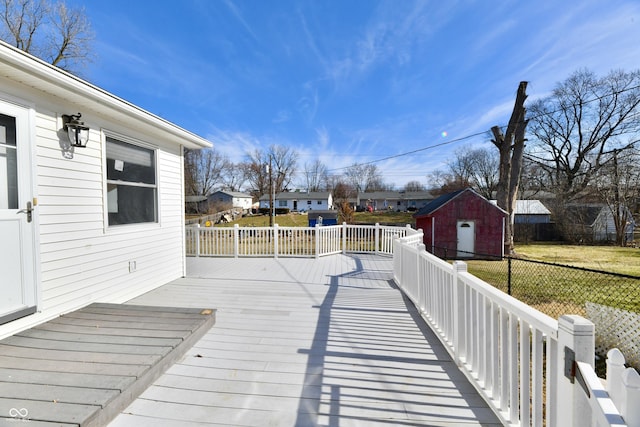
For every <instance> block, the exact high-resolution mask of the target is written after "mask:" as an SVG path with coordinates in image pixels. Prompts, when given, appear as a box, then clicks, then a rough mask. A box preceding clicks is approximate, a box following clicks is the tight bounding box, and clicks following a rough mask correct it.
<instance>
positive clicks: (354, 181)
mask: <svg viewBox="0 0 640 427" xmlns="http://www.w3.org/2000/svg"><path fill="white" fill-rule="evenodd" d="M344 176H345V178H346V180H347V181H348V182H349V184H351V186H353V188H354V189H355V190H356V192H358V193H361V192H364V191H379V190H382V189H386V188H387V187H386V186H385V184H384V181H383V179H382V174H381V173H380V171H379V170H378V167H377V166H376V165H374V164H367V165H361V164H357V163H354V164H353V165H351V166H349V167H348V168H347V170H346V171H345V173H344Z"/></svg>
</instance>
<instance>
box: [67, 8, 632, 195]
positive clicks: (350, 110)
mask: <svg viewBox="0 0 640 427" xmlns="http://www.w3.org/2000/svg"><path fill="white" fill-rule="evenodd" d="M67 1H68V3H69V4H73V5H83V6H84V7H85V11H86V13H87V15H88V16H89V19H90V20H91V23H92V26H93V29H94V31H95V33H96V38H95V42H94V47H95V54H96V60H95V61H94V62H93V63H92V64H91V65H89V66H88V67H87V68H86V69H85V70H83V77H84V78H86V79H87V80H89V81H90V82H92V83H94V84H96V85H98V86H100V87H102V88H103V89H105V90H107V91H109V92H112V93H114V94H115V95H117V96H119V97H121V98H124V99H126V100H127V101H130V102H132V103H134V104H136V105H138V106H140V107H142V108H144V109H146V110H148V111H150V112H152V113H154V114H157V115H159V116H161V117H163V118H165V119H167V120H169V121H172V122H174V123H176V124H178V125H179V126H181V127H184V128H185V129H188V130H190V131H192V132H194V133H196V134H198V135H201V136H203V137H205V138H207V139H209V140H210V141H211V142H213V143H214V146H215V148H216V150H218V151H219V152H221V153H223V154H225V155H227V156H228V157H229V158H230V159H231V160H232V161H234V162H238V161H241V160H243V158H244V156H245V154H246V153H247V152H249V151H252V150H254V149H255V148H266V147H268V146H269V145H271V144H279V145H285V146H289V147H292V148H294V149H295V150H296V151H298V152H299V154H300V160H299V166H300V169H302V167H303V165H304V164H305V163H311V162H313V161H315V160H316V159H319V160H320V161H322V162H323V163H325V164H326V165H327V166H328V168H329V169H330V170H331V173H333V174H341V173H342V172H343V170H342V169H341V168H344V167H347V166H349V165H351V164H353V163H364V162H372V161H376V160H379V159H383V158H386V157H391V156H397V155H400V154H403V153H407V152H413V151H416V150H417V151H416V152H414V153H413V154H410V155H406V156H399V157H394V158H392V159H389V160H385V161H380V162H377V163H375V164H376V165H377V166H378V168H379V170H380V171H381V172H382V174H383V177H384V180H385V182H387V183H392V184H395V185H396V186H398V187H400V186H403V185H404V184H405V183H406V182H408V181H411V180H417V181H419V182H421V183H423V184H424V185H427V186H429V182H428V180H427V174H428V173H429V172H432V171H433V170H435V169H443V168H444V167H445V164H446V161H447V160H450V159H451V158H452V156H453V153H454V152H455V151H456V150H459V149H465V148H477V147H482V146H485V147H488V146H491V143H490V142H488V137H487V136H486V135H485V132H486V131H488V130H489V129H490V128H491V127H492V126H494V125H506V123H507V121H508V119H509V116H510V113H511V109H512V107H513V102H514V99H515V93H516V89H517V87H518V83H519V82H520V81H521V80H526V81H528V82H529V87H528V94H529V100H533V99H535V98H537V97H542V96H546V95H548V94H549V92H550V91H551V90H552V89H553V87H554V86H555V84H556V83H558V82H559V81H562V80H564V79H565V78H567V77H568V76H569V74H571V73H572V72H574V71H576V70H577V69H580V68H584V67H586V68H589V69H590V70H592V71H594V72H596V73H597V74H599V75H604V74H606V73H608V72H609V71H610V70H612V69H623V70H626V71H630V70H634V69H638V68H640V2H639V1H638V0H627V1H625V0H582V1H575V2H565V1H557V0H538V1H529V0H519V1H518V0H516V1H508V0H507V1H493V0H483V1H471V0H465V1H453V0H434V1H431V0H423V1H411V0H389V1H375V0H297V1H295V0H269V1H262V0H247V1H234V0H181V1H179V2H176V1H166V0H153V1H132V0H129V1H123V0H109V1H99V0H93V1H81V0H67ZM470 135H477V136H474V137H469V138H467V137H468V136H470ZM461 138H462V139H461ZM458 139H461V140H458ZM429 147H433V148H429Z"/></svg>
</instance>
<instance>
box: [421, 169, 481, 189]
mask: <svg viewBox="0 0 640 427" xmlns="http://www.w3.org/2000/svg"><path fill="white" fill-rule="evenodd" d="M427 179H428V180H429V182H430V183H431V184H430V186H431V188H432V189H433V193H434V194H435V195H442V194H447V193H451V192H453V191H458V190H463V189H465V188H469V187H471V182H469V181H468V180H466V179H464V178H463V177H461V176H460V175H456V174H454V173H453V172H451V171H450V170H442V169H436V170H434V171H432V172H431V173H429V175H427Z"/></svg>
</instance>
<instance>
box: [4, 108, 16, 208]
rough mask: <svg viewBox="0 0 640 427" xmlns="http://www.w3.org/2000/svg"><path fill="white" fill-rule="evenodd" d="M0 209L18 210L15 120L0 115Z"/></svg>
mask: <svg viewBox="0 0 640 427" xmlns="http://www.w3.org/2000/svg"><path fill="white" fill-rule="evenodd" d="M0 209H18V162H17V152H16V119H15V117H11V116H5V115H4V114H0Z"/></svg>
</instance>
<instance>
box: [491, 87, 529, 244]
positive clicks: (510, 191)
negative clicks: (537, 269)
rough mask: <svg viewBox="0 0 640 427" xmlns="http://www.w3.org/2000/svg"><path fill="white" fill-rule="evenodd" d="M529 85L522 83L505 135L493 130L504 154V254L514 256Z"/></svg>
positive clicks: (500, 191) (500, 190) (499, 196)
mask: <svg viewBox="0 0 640 427" xmlns="http://www.w3.org/2000/svg"><path fill="white" fill-rule="evenodd" d="M526 91H527V82H520V85H519V86H518V93H517V95H516V102H515V104H514V106H513V112H512V113H511V118H510V119H509V124H508V125H507V131H506V133H505V134H503V133H502V130H501V129H500V127H499V126H494V127H492V128H491V132H492V133H493V137H494V139H493V140H492V142H493V143H494V145H495V146H496V147H498V150H499V151H500V170H499V177H498V185H497V191H496V201H497V203H498V206H499V207H501V208H502V209H504V210H505V211H506V212H507V213H508V214H509V217H508V220H507V222H506V224H505V235H504V236H505V237H504V251H505V254H507V255H511V254H513V252H514V244H513V224H514V218H515V209H516V200H517V199H518V187H519V186H520V174H521V171H522V157H523V154H524V143H525V141H526V138H525V130H526V127H527V122H528V121H527V120H525V113H526V109H525V108H524V101H525V100H526V99H527V94H526Z"/></svg>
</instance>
